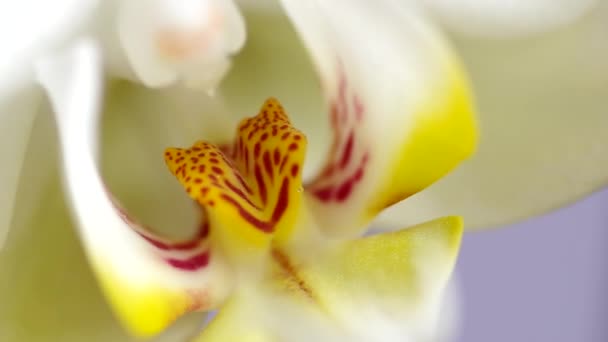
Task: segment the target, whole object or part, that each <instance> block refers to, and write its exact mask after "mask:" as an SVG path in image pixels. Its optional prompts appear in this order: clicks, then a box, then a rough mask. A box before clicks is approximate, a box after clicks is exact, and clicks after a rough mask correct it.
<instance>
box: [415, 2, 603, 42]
mask: <svg viewBox="0 0 608 342" xmlns="http://www.w3.org/2000/svg"><path fill="white" fill-rule="evenodd" d="M422 3H423V5H425V6H426V7H427V8H428V9H429V10H430V12H431V13H433V14H434V15H436V16H437V18H438V19H439V20H440V21H441V22H442V23H443V24H444V25H445V26H447V27H448V28H449V29H451V30H454V31H459V32H462V33H465V34H468V35H471V36H478V37H492V38H496V37H515V36H526V35H531V34H535V33H540V32H544V31H550V30H554V29H557V28H559V27H563V26H566V25H568V24H570V23H572V22H573V21H576V20H577V19H579V18H581V17H582V16H583V15H585V14H586V13H587V12H588V11H589V10H591V8H593V6H594V5H595V4H596V3H597V0H507V1H505V0H422Z"/></svg>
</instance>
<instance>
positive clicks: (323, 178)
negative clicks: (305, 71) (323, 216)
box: [306, 72, 371, 203]
mask: <svg viewBox="0 0 608 342" xmlns="http://www.w3.org/2000/svg"><path fill="white" fill-rule="evenodd" d="M365 114H366V113H365V105H364V103H363V102H362V100H361V98H360V96H359V95H358V94H357V93H356V92H355V91H354V89H352V88H351V87H350V86H349V84H348V80H347V79H346V75H345V74H344V72H341V73H340V78H339V82H338V88H337V89H336V96H335V97H334V99H333V100H332V101H331V107H330V113H329V117H330V124H331V126H332V129H333V131H334V141H333V144H332V148H331V150H330V155H329V159H328V161H327V162H326V164H325V167H324V168H323V170H322V171H321V172H320V174H319V175H318V176H317V178H315V180H314V181H313V182H311V183H310V184H308V185H307V187H306V188H307V190H308V191H310V193H311V194H312V195H313V196H314V197H315V198H317V199H318V200H319V201H321V202H325V203H329V202H335V203H341V202H345V201H347V200H348V199H349V197H350V196H351V195H352V194H353V192H354V191H355V189H356V186H357V185H358V184H359V183H360V182H361V181H362V180H363V178H364V177H365V172H366V168H367V164H368V162H369V159H370V158H371V156H370V152H369V148H368V146H367V144H366V141H365V136H362V134H361V131H362V126H363V122H364V120H365Z"/></svg>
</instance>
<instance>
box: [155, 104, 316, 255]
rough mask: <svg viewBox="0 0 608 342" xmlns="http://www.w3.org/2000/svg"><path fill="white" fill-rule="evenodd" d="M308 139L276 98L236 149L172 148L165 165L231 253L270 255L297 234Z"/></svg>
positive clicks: (244, 125)
mask: <svg viewBox="0 0 608 342" xmlns="http://www.w3.org/2000/svg"><path fill="white" fill-rule="evenodd" d="M305 152H306V138H305V136H304V135H303V134H302V133H301V132H300V131H298V130H297V129H295V128H294V127H293V126H292V125H291V123H290V121H289V119H288V117H287V115H286V114H285V112H284V110H283V107H282V106H281V104H280V103H279V102H278V101H277V100H276V99H273V98H271V99H268V100H267V101H266V102H265V103H264V105H263V106H262V108H261V110H260V112H259V114H258V115H257V116H255V117H252V118H248V119H244V120H243V121H242V122H241V123H240V125H239V127H238V129H237V134H236V139H235V141H234V143H233V144H232V146H231V147H230V148H226V146H218V145H213V144H211V143H208V142H204V141H198V142H196V143H195V144H194V145H193V146H192V147H190V148H186V149H184V148H169V149H167V150H166V151H165V162H166V163H167V166H168V167H169V170H170V171H171V172H172V173H173V174H174V175H175V176H176V177H177V179H178V180H179V182H180V183H181V184H182V186H183V187H184V188H185V190H186V192H187V193H188V195H189V196H190V197H191V198H192V199H194V200H195V201H196V202H198V204H200V206H201V207H202V208H203V210H204V211H205V213H206V215H207V217H208V220H209V222H210V236H211V239H212V240H215V241H216V243H217V244H218V245H221V246H222V248H224V249H228V250H229V251H228V253H229V254H230V253H233V254H239V253H240V251H242V250H251V249H252V248H253V249H257V248H262V249H265V250H268V248H269V244H270V243H271V242H272V241H273V240H274V237H275V236H276V235H277V233H278V231H281V236H284V235H285V233H287V235H288V233H289V232H290V231H291V230H293V228H294V225H295V221H296V219H297V215H298V211H299V209H300V201H301V193H300V192H301V191H300V189H301V187H302V179H301V170H302V164H303V162H304V155H305Z"/></svg>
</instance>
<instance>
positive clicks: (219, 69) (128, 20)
mask: <svg viewBox="0 0 608 342" xmlns="http://www.w3.org/2000/svg"><path fill="white" fill-rule="evenodd" d="M118 34H119V39H120V42H121V45H122V48H123V49H124V50H125V53H126V56H127V58H128V60H129V62H130V64H131V67H132V68H133V70H134V72H135V74H136V75H137V77H138V78H139V79H140V80H141V81H142V82H143V83H144V84H145V85H147V86H150V87H162V86H166V85H169V84H171V83H174V82H176V81H178V80H180V81H183V82H185V84H187V85H189V86H194V87H199V88H202V89H205V90H214V89H215V88H216V86H217V84H218V83H219V82H220V81H221V79H222V78H223V76H224V74H225V73H226V72H227V71H228V69H229V66H230V58H231V55H232V54H234V53H236V52H237V51H238V50H239V49H240V48H241V47H242V46H243V44H244V42H245V25H244V22H243V18H242V17H241V14H240V12H239V10H238V8H237V7H236V5H235V4H234V3H233V1H232V0H213V1H208V0H187V1H178V2H176V1H171V0H154V1H125V2H123V3H122V4H121V7H120V9H119V13H118Z"/></svg>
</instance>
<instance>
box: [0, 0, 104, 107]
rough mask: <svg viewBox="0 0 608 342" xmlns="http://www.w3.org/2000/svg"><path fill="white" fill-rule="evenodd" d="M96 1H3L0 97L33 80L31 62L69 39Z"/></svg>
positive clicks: (0, 6) (80, 25)
mask: <svg viewBox="0 0 608 342" xmlns="http://www.w3.org/2000/svg"><path fill="white" fill-rule="evenodd" d="M97 3H98V1H97V0H59V1H39V0H24V1H6V2H3V3H2V4H1V5H0V23H2V30H1V31H0V46H2V55H0V74H1V75H2V78H1V79H0V97H4V96H6V95H5V94H6V93H9V94H12V93H13V91H14V90H15V88H16V87H17V88H19V87H20V86H23V84H26V83H31V82H32V69H31V66H32V63H33V62H34V60H35V59H36V58H37V57H38V56H40V55H42V54H44V52H46V51H47V50H49V49H50V48H52V47H56V46H58V45H59V44H61V43H63V42H65V41H66V40H68V39H69V38H71V37H72V36H73V35H74V34H75V33H76V32H77V31H78V30H80V29H81V27H82V25H83V24H84V23H86V21H87V20H88V19H89V18H90V14H91V12H92V11H93V10H94V9H95V8H96V6H97Z"/></svg>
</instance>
